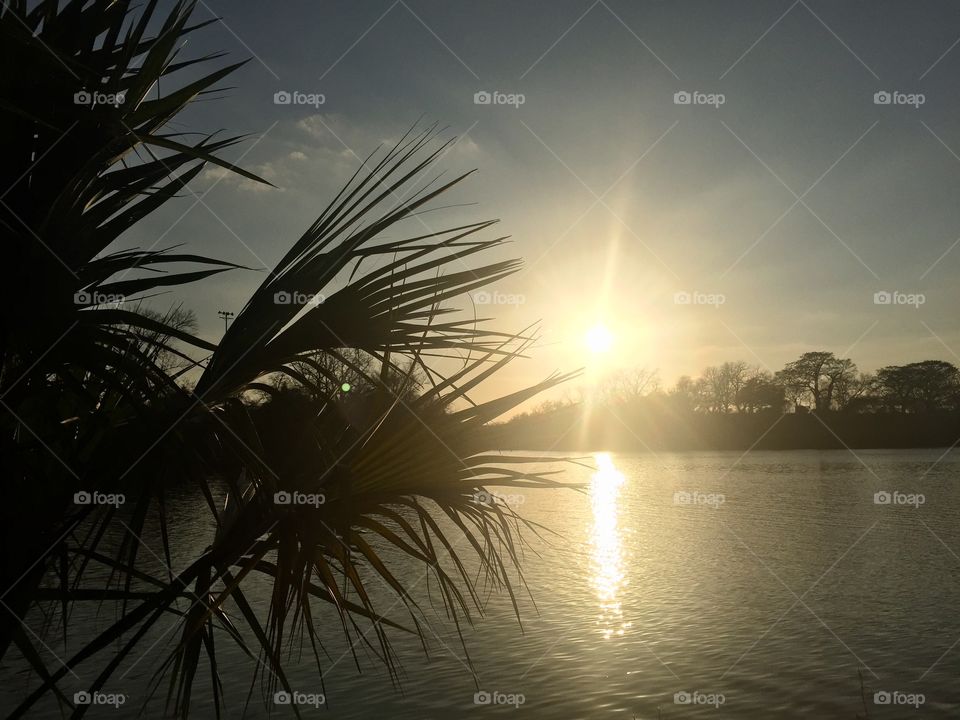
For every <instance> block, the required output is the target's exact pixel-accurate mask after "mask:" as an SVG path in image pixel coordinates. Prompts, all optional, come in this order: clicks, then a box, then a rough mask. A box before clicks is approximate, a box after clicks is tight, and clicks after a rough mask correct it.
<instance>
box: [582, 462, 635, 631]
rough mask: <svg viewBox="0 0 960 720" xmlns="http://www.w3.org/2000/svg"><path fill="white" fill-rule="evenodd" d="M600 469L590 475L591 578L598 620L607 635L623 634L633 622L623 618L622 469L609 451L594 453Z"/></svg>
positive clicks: (625, 582)
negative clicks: (591, 512)
mask: <svg viewBox="0 0 960 720" xmlns="http://www.w3.org/2000/svg"><path fill="white" fill-rule="evenodd" d="M594 460H595V462H596V465H597V471H596V472H595V473H594V474H593V475H592V476H591V478H590V503H591V508H592V510H593V523H592V525H591V528H590V545H591V550H592V558H593V568H592V582H593V587H594V589H595V590H596V594H597V602H598V604H599V610H600V612H599V614H598V616H597V624H598V625H599V626H600V630H601V633H602V634H603V637H604V638H610V637H612V636H614V635H623V634H624V631H625V630H626V629H627V628H629V627H630V625H631V623H625V622H624V621H623V607H622V602H621V598H620V594H621V592H622V591H623V587H624V586H625V585H626V584H627V582H628V580H627V576H626V572H625V566H624V558H623V538H622V537H621V534H620V533H621V531H620V525H619V516H620V505H619V500H620V491H621V488H622V486H623V483H624V477H623V473H621V472H620V471H619V470H617V468H616V466H615V465H614V464H613V460H612V458H611V457H610V454H609V453H597V454H596V455H595V456H594Z"/></svg>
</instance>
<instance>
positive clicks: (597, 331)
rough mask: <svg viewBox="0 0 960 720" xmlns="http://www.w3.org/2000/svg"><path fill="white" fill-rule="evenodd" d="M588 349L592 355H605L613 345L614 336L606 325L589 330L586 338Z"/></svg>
mask: <svg viewBox="0 0 960 720" xmlns="http://www.w3.org/2000/svg"><path fill="white" fill-rule="evenodd" d="M584 340H585V341H586V344H587V349H588V350H589V351H590V352H592V353H597V354H600V353H605V352H608V351H609V350H610V347H611V346H612V345H613V334H612V333H611V332H610V330H609V329H608V328H607V326H606V325H603V324H598V325H594V326H593V327H592V328H590V329H589V330H587V334H586V337H585V338H584Z"/></svg>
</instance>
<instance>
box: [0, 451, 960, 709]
mask: <svg viewBox="0 0 960 720" xmlns="http://www.w3.org/2000/svg"><path fill="white" fill-rule="evenodd" d="M942 454H943V451H940V450H908V451H858V453H857V456H858V457H859V459H858V457H857V456H854V455H852V454H851V453H849V452H846V451H843V452H840V451H837V452H833V451H828V452H815V451H809V452H755V453H751V454H748V455H746V456H743V457H741V455H740V454H739V453H726V452H723V453H720V452H717V453H677V454H660V455H652V454H645V455H616V454H614V455H606V454H598V455H596V456H594V457H593V458H590V459H589V460H590V461H591V462H592V463H593V464H595V465H596V466H597V467H598V468H599V469H598V470H596V471H591V470H588V469H585V468H577V467H572V468H571V469H570V470H569V478H570V479H571V480H575V481H582V482H585V483H587V488H586V491H585V492H584V493H576V492H571V491H535V492H529V493H527V494H526V495H525V496H524V497H523V502H522V507H520V508H519V509H520V511H521V512H522V514H523V515H524V516H525V517H527V518H529V519H530V520H534V521H537V522H539V523H542V524H544V525H546V526H547V527H549V528H552V529H555V530H556V531H558V532H560V533H561V534H562V537H550V538H549V539H548V541H547V542H544V541H541V540H537V539H536V538H535V537H533V536H530V547H529V549H528V551H527V553H526V557H525V561H524V564H523V569H524V572H525V575H526V579H527V582H528V585H529V588H530V592H531V593H532V596H533V601H535V602H536V606H534V604H533V601H531V599H530V598H529V597H525V596H521V597H520V599H519V602H520V604H521V619H522V621H523V628H522V631H521V628H520V627H519V626H518V624H517V621H516V618H515V617H514V616H513V611H512V607H511V605H510V602H509V598H508V597H506V596H505V595H497V594H491V596H490V598H489V602H488V606H487V611H486V615H485V617H483V618H479V619H477V621H476V623H475V625H474V627H473V628H472V629H470V628H468V629H466V630H465V631H464V637H465V640H466V649H467V651H468V652H469V655H470V660H472V664H473V667H474V669H475V671H476V675H477V680H476V684H478V685H479V688H480V689H481V690H482V691H484V692H489V693H499V694H498V695H497V696H496V698H497V700H498V701H504V700H506V701H510V700H512V701H513V702H514V703H515V704H514V705H511V704H481V705H477V704H475V693H476V692H477V687H476V685H475V682H474V678H473V676H472V675H471V670H470V662H469V661H468V660H467V658H466V656H465V653H464V648H463V646H462V645H461V643H460V641H459V639H458V638H457V635H456V631H455V628H454V627H453V626H452V625H451V624H450V623H448V622H447V621H446V620H445V619H444V618H443V617H442V616H441V615H442V606H440V605H438V611H437V612H435V613H429V612H428V617H430V618H432V621H433V629H432V631H428V635H429V637H428V639H429V649H430V655H431V658H430V660H429V661H427V660H425V659H423V654H422V650H421V649H420V647H419V644H418V643H417V642H415V641H413V640H412V639H408V638H405V637H403V636H401V635H398V634H395V636H394V639H395V649H396V651H397V652H398V654H399V655H400V657H401V659H402V661H403V672H404V677H403V680H402V685H401V687H400V689H399V690H397V689H395V688H394V687H392V686H391V684H390V682H389V679H388V678H387V676H386V674H385V672H384V671H383V669H382V667H381V666H379V665H378V663H377V662H376V660H375V658H373V657H372V655H370V654H369V653H365V652H364V651H363V650H362V649H361V650H359V651H358V655H359V665H360V671H359V672H358V668H357V665H356V663H355V662H354V659H353V657H352V656H351V655H350V654H349V652H348V647H349V646H348V644H347V643H346V641H345V640H344V639H343V637H342V633H341V632H340V630H339V626H338V625H337V624H336V621H335V619H334V618H333V617H330V616H327V617H326V619H325V620H324V624H326V625H327V626H328V627H329V628H330V630H329V632H326V633H324V635H325V636H328V637H329V638H330V642H329V644H328V646H327V652H328V653H329V657H328V658H325V659H324V660H323V664H322V668H323V673H324V676H323V684H322V685H321V683H320V681H319V679H318V676H319V673H318V671H317V669H316V666H315V664H313V660H312V656H311V655H309V650H307V649H306V648H305V654H304V656H303V660H302V662H300V663H296V662H292V664H291V665H292V670H291V672H290V675H291V683H292V685H293V686H294V688H295V689H297V690H299V691H300V692H303V693H321V692H324V693H325V697H326V703H327V705H326V708H325V709H323V710H319V711H313V710H312V709H311V708H309V707H307V708H302V709H303V710H305V712H306V715H307V716H322V717H330V718H354V719H358V720H359V719H366V718H371V719H372V718H377V719H378V720H379V719H380V718H395V719H397V720H406V719H410V720H414V719H416V720H422V719H424V718H461V717H469V718H487V717H514V718H521V717H536V718H557V719H558V720H559V719H561V718H562V719H563V720H574V719H576V718H590V719H591V720H593V719H599V718H626V719H627V720H630V719H631V718H633V717H634V716H636V718H657V717H658V709H659V712H660V713H661V714H662V717H663V718H667V719H669V718H771V717H777V718H809V717H820V718H850V719H851V720H853V718H854V717H855V716H856V714H857V713H858V712H859V713H860V714H861V715H862V714H863V701H862V700H861V685H860V680H859V679H858V669H859V670H860V672H862V675H863V682H864V687H865V694H866V702H867V707H868V710H869V713H870V717H871V718H904V717H935V718H948V717H949V718H955V717H958V716H960V687H958V686H957V683H956V678H957V673H958V671H960V617H958V614H957V612H956V608H957V606H958V601H960V524H958V516H960V497H958V488H960V482H958V480H960V464H958V463H960V454H957V453H951V454H948V455H946V456H945V457H942V459H939V458H941V455H942ZM938 459H939V462H938ZM895 491H896V492H899V493H902V495H897V496H895V497H894V499H893V502H891V503H890V504H877V503H876V502H875V493H878V492H889V493H894V492H895ZM504 492H513V491H511V490H505V491H504ZM911 494H914V495H916V494H922V496H923V497H919V496H917V497H911V496H910V495H911ZM881 497H884V496H881ZM515 500H516V498H515ZM904 502H906V503H907V504H903V503H904ZM194 507H195V505H194V504H193V503H192V501H190V500H189V499H183V501H182V507H181V511H182V515H183V516H184V517H185V518H190V517H191V516H196V517H203V516H202V515H196V511H195V510H193V508H194ZM182 530H183V531H184V532H185V533H186V534H187V535H188V536H189V537H191V538H192V539H193V540H194V541H195V542H196V544H197V546H202V543H203V538H204V533H205V532H206V527H205V525H203V524H202V523H200V522H199V521H189V520H185V525H184V527H183V528H182ZM174 534H176V533H174ZM148 542H149V541H148ZM465 545H466V543H461V545H460V548H461V549H464V550H465ZM157 549H158V550H159V543H157ZM537 553H539V554H537ZM184 557H186V553H185V555H184ZM399 562H400V563H401V565H400V567H401V568H402V570H401V571H400V572H399V573H398V574H399V575H400V576H401V577H403V578H404V579H405V580H406V581H407V582H408V583H409V584H410V585H412V586H414V587H415V590H414V595H416V596H417V597H418V598H422V600H423V601H424V603H425V604H426V603H428V597H427V588H428V582H427V581H426V579H424V578H423V570H422V568H420V567H418V566H417V565H415V564H410V563H405V564H404V561H402V560H401V561H399ZM175 564H176V563H175ZM159 568H160V566H159V563H158V570H159ZM429 585H430V590H431V593H432V597H433V599H434V600H437V597H438V596H437V594H436V589H437V588H436V585H435V584H434V583H433V582H432V581H431V582H430V583H429ZM264 592H265V587H261V588H259V589H257V590H254V591H253V592H252V593H251V594H252V595H253V596H254V597H256V596H257V595H258V594H259V595H260V597H263V593H264ZM393 602H394V601H393V599H391V597H390V596H389V595H388V594H387V593H386V592H384V593H383V594H382V597H381V598H380V600H379V606H380V607H381V608H383V609H387V608H389V607H390V606H391V605H392V604H393ZM399 609H400V608H399V607H395V608H394V609H393V612H394V616H395V617H396V618H397V619H400V620H403V619H404V618H403V616H402V615H401V614H397V613H398V611H399ZM538 611H539V612H538ZM77 612H78V616H80V617H85V616H83V615H81V614H80V611H77ZM87 612H88V613H90V615H89V622H85V623H84V626H93V625H95V623H96V619H95V618H94V617H93V615H92V610H91V611H87ZM100 613H101V614H100V618H101V621H103V620H107V619H111V618H112V617H113V611H112V610H108V609H105V608H102V609H101V611H100ZM39 622H40V621H39V619H38V620H37V627H39ZM174 622H175V620H174V619H171V621H170V624H171V625H172V624H173V623H174ZM322 632H323V631H322ZM154 637H155V640H151V642H154V641H156V642H157V644H156V646H155V647H154V648H153V649H152V650H149V651H147V647H144V648H143V652H142V653H141V654H140V655H138V656H136V657H135V660H134V661H135V662H136V665H135V666H133V667H132V669H127V670H125V673H126V674H125V676H124V677H123V678H122V679H120V678H119V677H118V678H117V679H116V681H115V682H114V683H113V684H112V686H111V687H112V688H113V689H114V690H117V691H122V692H125V693H126V694H127V695H128V696H129V700H128V702H127V705H126V706H125V707H123V708H121V709H120V710H114V709H112V708H109V709H103V708H99V709H97V710H96V711H95V712H92V713H90V715H89V716H90V717H113V718H117V717H132V716H135V715H136V712H137V711H138V710H139V702H140V701H142V698H143V696H144V694H145V687H146V683H147V681H148V679H149V677H150V674H151V671H152V670H153V669H154V668H155V667H156V666H157V664H158V663H159V662H160V661H161V660H162V659H163V657H164V656H165V653H164V650H169V648H170V644H169V643H170V641H172V640H173V639H174V638H176V637H177V632H176V631H172V632H170V633H168V634H167V635H166V636H165V637H163V636H161V635H160V633H157V634H155V636H154ZM49 644H50V652H51V653H54V652H55V653H57V654H60V653H62V652H64V651H66V652H69V651H72V650H75V649H76V647H77V646H78V644H79V643H78V642H75V641H73V640H71V641H70V642H69V643H68V647H67V649H66V650H64V648H63V646H62V642H59V643H58V642H57V641H56V640H55V639H50V641H49ZM221 647H222V648H223V655H222V657H221V668H220V669H221V673H222V675H223V680H224V684H225V686H226V688H227V697H228V703H229V710H228V716H229V717H241V716H243V710H244V703H245V701H246V699H247V695H248V690H249V683H250V678H251V673H252V671H253V669H254V662H253V661H251V660H250V659H249V658H247V657H246V656H244V655H243V654H242V653H240V652H239V651H235V650H232V649H229V648H226V646H225V641H224V643H223V644H222V645H221ZM46 659H47V660H48V662H50V663H54V662H55V661H54V660H53V658H52V655H51V654H47V655H46ZM130 664H132V663H130ZM12 665H13V663H12V662H11V666H10V667H7V668H4V669H3V672H2V674H0V680H2V690H0V693H2V694H0V702H2V703H3V706H4V707H7V708H9V706H10V705H9V703H10V702H11V701H12V700H13V699H14V698H15V697H16V696H17V695H18V694H21V693H23V692H24V691H25V689H26V688H27V687H30V686H32V685H33V681H31V680H30V679H29V678H28V677H26V676H25V675H20V674H16V673H14V672H13V670H14V668H13V667H12ZM128 665H129V664H128ZM93 676H95V672H94V670H93V668H91V669H89V670H87V671H86V672H85V673H81V677H82V679H83V680H86V681H89V680H90V679H91V678H92V677H93ZM74 684H76V686H77V687H76V688H72V686H71V685H70V684H69V683H66V684H65V689H67V688H72V690H75V689H79V688H80V687H81V686H82V683H80V682H76V683H74ZM72 690H71V691H72ZM259 692H260V690H259V687H258V688H256V689H255V691H254V699H253V700H252V701H251V703H250V705H249V707H248V708H247V710H246V717H252V718H256V717H266V716H267V713H268V709H267V707H266V706H265V705H264V703H263V701H262V700H260V695H259ZM877 692H881V693H890V697H892V698H893V703H891V704H890V705H877V704H875V703H874V694H875V693H877ZM677 693H688V694H689V695H690V696H693V695H694V693H699V694H697V695H696V696H695V697H696V701H695V702H694V703H690V704H677V703H676V702H675V695H676V694H677ZM894 693H899V694H896V695H895V694H894ZM202 694H203V692H202V691H201V690H198V693H197V698H196V699H195V701H194V707H195V708H196V716H197V717H213V714H212V712H208V709H207V707H205V706H207V705H208V704H209V703H205V702H204V700H203V698H201V697H200V695H202ZM521 696H522V701H523V702H522V704H520V700H521ZM886 697H887V696H883V695H881V696H880V699H881V700H883V699H885V698H886ZM480 699H483V697H482V696H481V698H480ZM679 699H681V700H683V699H685V697H684V696H682V695H681V696H679ZM921 700H922V704H919V703H920V701H921ZM162 702H163V693H162V692H161V693H159V694H158V696H157V700H155V701H154V703H153V704H152V705H151V706H150V707H149V708H148V710H147V712H146V713H145V715H144V717H159V716H160V715H161V710H162ZM898 702H899V703H903V702H913V703H915V704H919V707H918V708H916V709H915V708H914V707H913V706H912V705H903V704H899V705H898V704H894V703H898ZM710 703H712V704H710ZM279 710H280V711H281V712H279V713H277V712H275V713H274V716H279V717H285V716H289V717H292V716H293V715H292V714H291V713H288V712H285V711H284V709H282V708H280V709H279ZM35 716H36V717H51V718H52V717H59V713H56V712H55V711H53V710H52V709H49V708H48V709H47V710H45V711H40V712H38V713H36V714H35Z"/></svg>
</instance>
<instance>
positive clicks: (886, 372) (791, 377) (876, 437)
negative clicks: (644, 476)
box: [508, 351, 960, 450]
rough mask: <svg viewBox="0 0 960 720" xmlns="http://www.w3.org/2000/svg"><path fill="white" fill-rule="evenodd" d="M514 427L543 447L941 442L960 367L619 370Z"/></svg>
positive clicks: (837, 364) (958, 403) (958, 414)
mask: <svg viewBox="0 0 960 720" xmlns="http://www.w3.org/2000/svg"><path fill="white" fill-rule="evenodd" d="M508 425H509V426H510V428H511V430H512V432H511V433H510V437H512V438H514V440H513V442H514V446H515V447H517V448H520V447H529V448H531V449H543V448H548V447H556V448H558V449H572V448H576V449H584V450H587V449H597V448H601V447H604V448H611V449H613V448H616V449H643V448H645V447H646V448H651V449H653V448H668V449H669V448H676V449H736V448H744V449H745V448H748V447H757V448H770V449H784V448H833V447H844V446H848V447H940V446H949V445H952V444H953V443H954V442H956V440H957V439H958V438H960V370H958V368H957V367H956V366H954V365H953V364H951V363H949V362H945V361H942V360H924V361H922V362H916V363H909V364H906V365H890V366H887V367H883V368H880V369H879V370H878V371H877V372H875V373H863V372H860V370H859V369H858V368H857V365H856V364H855V363H854V362H853V361H852V360H851V359H849V358H839V357H837V356H836V355H835V354H834V353H831V352H825V351H817V352H807V353H804V354H803V355H801V356H800V357H799V358H797V359H796V360H794V361H792V362H789V363H787V364H786V365H785V366H784V367H783V368H782V369H781V370H778V371H776V372H769V371H767V370H764V369H762V368H758V367H752V366H750V365H749V364H748V363H745V362H740V361H736V362H725V363H722V364H720V365H716V366H713V367H709V368H706V369H705V370H704V371H703V372H702V373H701V374H700V376H699V377H696V378H694V377H689V376H683V377H681V378H679V379H678V380H677V382H676V383H675V384H674V386H673V387H671V388H669V389H664V388H662V387H661V385H660V382H659V379H658V375H657V373H656V372H655V371H650V370H646V369H634V370H629V371H620V372H617V373H615V374H613V375H611V376H609V377H608V378H606V379H605V380H604V381H603V382H602V383H600V384H599V385H598V386H597V387H595V388H592V389H590V390H589V391H587V390H583V391H580V393H579V395H577V396H574V397H568V398H566V399H565V400H562V401H551V402H548V403H544V404H543V405H541V406H540V407H538V408H537V409H536V410H534V411H532V412H530V413H526V414H523V415H519V416H517V417H514V418H513V419H512V420H511V421H510V422H509V423H508Z"/></svg>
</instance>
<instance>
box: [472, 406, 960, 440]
mask: <svg viewBox="0 0 960 720" xmlns="http://www.w3.org/2000/svg"><path fill="white" fill-rule="evenodd" d="M490 432H492V433H495V434H496V435H497V440H498V443H499V444H500V446H501V447H503V448H504V449H509V450H521V449H523V450H576V451H588V450H591V449H593V450H595V449H596V448H600V447H602V448H605V449H609V450H620V451H640V450H747V449H756V450H829V449H843V448H854V449H867V448H875V449H894V448H949V447H952V446H954V445H956V444H958V443H960V413H957V412H943V413H931V414H906V413H876V414H874V413H870V414H856V413H823V414H815V413H787V414H781V413H773V412H763V413H728V414H698V413H649V412H629V411H628V410H626V409H624V408H620V409H615V408H606V407H600V408H595V409H592V410H591V411H589V412H587V411H585V409H584V408H583V407H582V406H573V407H567V408H563V409H560V410H557V411H555V412H550V413H544V414H540V415H532V416H523V417H519V418H516V419H514V420H511V421H509V422H507V423H503V424H501V425H497V426H495V427H493V428H490Z"/></svg>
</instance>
